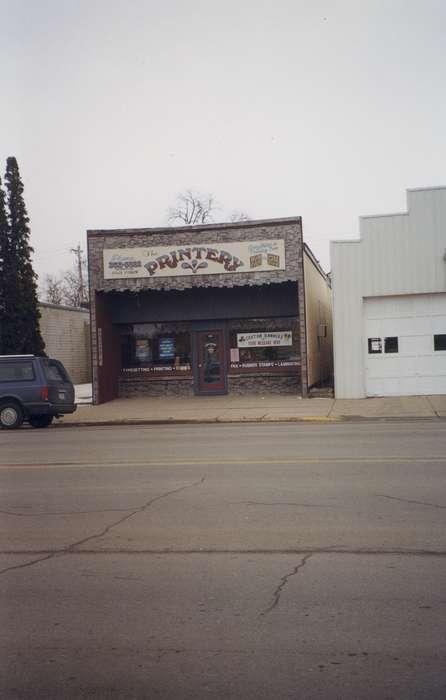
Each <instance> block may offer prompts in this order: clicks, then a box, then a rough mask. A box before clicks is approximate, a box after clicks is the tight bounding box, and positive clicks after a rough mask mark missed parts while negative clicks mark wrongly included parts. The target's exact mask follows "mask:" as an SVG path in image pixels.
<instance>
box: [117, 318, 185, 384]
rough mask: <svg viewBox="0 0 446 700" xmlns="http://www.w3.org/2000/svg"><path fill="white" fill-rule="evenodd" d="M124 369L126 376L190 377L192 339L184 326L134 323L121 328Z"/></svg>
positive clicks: (180, 324)
mask: <svg viewBox="0 0 446 700" xmlns="http://www.w3.org/2000/svg"><path fill="white" fill-rule="evenodd" d="M121 367H122V373H123V374H124V375H126V376H130V377H131V376H132V375H142V374H146V375H161V376H162V375H189V374H191V372H192V367H191V336H190V332H189V328H188V326H187V324H185V323H175V324H168V323H134V324H132V325H127V326H124V327H122V328H121Z"/></svg>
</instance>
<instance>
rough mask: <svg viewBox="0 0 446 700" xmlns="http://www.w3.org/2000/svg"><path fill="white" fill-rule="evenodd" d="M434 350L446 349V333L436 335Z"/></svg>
mask: <svg viewBox="0 0 446 700" xmlns="http://www.w3.org/2000/svg"><path fill="white" fill-rule="evenodd" d="M434 350H446V333H440V334H439V335H434Z"/></svg>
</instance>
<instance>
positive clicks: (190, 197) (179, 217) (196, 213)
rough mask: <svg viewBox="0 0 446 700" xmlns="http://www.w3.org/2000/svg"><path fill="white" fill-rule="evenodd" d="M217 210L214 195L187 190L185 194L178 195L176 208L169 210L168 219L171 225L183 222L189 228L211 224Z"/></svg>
mask: <svg viewBox="0 0 446 700" xmlns="http://www.w3.org/2000/svg"><path fill="white" fill-rule="evenodd" d="M215 208H216V207H215V201H214V197H213V195H212V194H200V193H199V192H194V191H193V190H186V191H185V192H184V193H183V194H180V195H178V197H177V201H176V204H175V206H173V207H170V208H169V211H168V217H167V218H168V221H169V222H171V223H174V222H175V221H181V222H182V223H184V224H187V225H188V226H190V225H194V224H206V223H211V222H212V221H213V216H212V214H213V212H214V210H215Z"/></svg>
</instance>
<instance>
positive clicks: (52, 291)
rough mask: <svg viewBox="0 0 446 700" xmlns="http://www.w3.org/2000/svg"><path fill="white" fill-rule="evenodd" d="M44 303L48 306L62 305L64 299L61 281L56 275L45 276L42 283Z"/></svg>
mask: <svg viewBox="0 0 446 700" xmlns="http://www.w3.org/2000/svg"><path fill="white" fill-rule="evenodd" d="M43 294H44V297H45V301H47V302H49V303H50V304H62V303H63V298H64V289H63V279H60V278H59V279H58V278H57V277H56V275H46V276H45V281H44V283H43Z"/></svg>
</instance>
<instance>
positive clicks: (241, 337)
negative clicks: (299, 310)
mask: <svg viewBox="0 0 446 700" xmlns="http://www.w3.org/2000/svg"><path fill="white" fill-rule="evenodd" d="M292 344H293V334H292V332H291V331H274V332H265V333H237V347H239V348H268V347H277V346H279V345H292Z"/></svg>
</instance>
